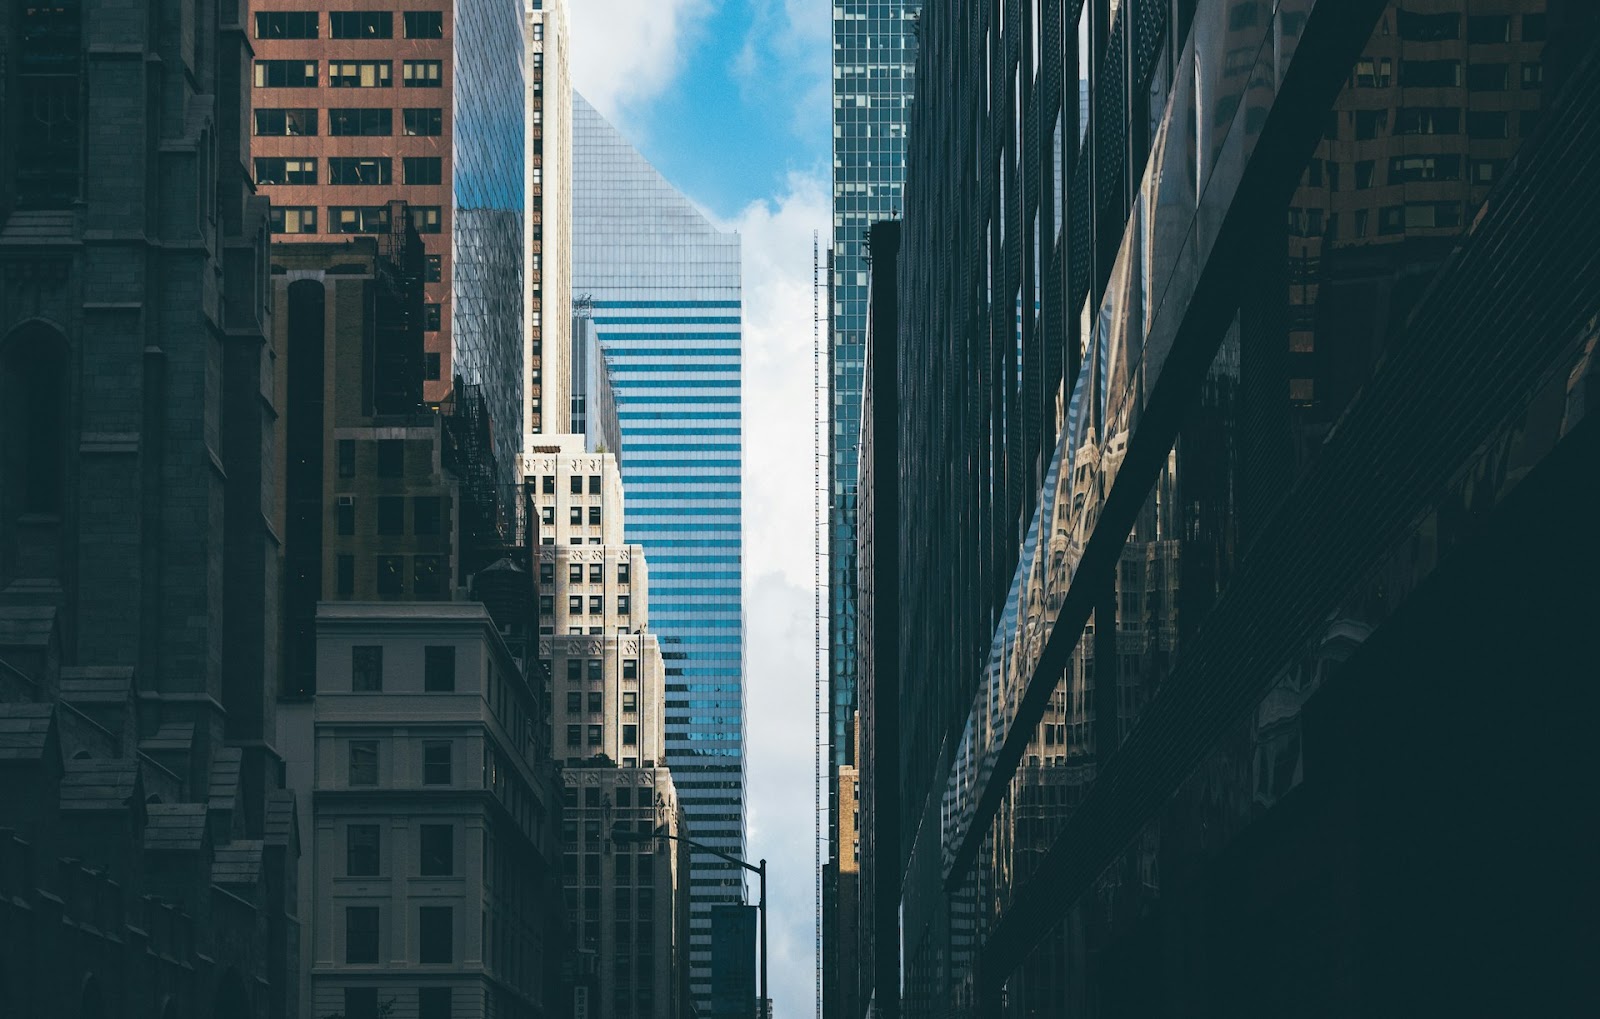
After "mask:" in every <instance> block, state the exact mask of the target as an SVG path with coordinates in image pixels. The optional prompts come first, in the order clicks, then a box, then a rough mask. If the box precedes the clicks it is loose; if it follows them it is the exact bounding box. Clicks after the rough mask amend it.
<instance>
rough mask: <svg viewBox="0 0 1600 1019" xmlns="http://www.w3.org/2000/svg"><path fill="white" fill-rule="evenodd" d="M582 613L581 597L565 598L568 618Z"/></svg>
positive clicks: (579, 595)
mask: <svg viewBox="0 0 1600 1019" xmlns="http://www.w3.org/2000/svg"><path fill="white" fill-rule="evenodd" d="M582 613H583V595H581V594H573V595H568V596H567V614H568V615H570V616H576V615H581V614H582Z"/></svg>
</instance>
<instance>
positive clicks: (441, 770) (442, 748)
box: [348, 739, 451, 787]
mask: <svg viewBox="0 0 1600 1019" xmlns="http://www.w3.org/2000/svg"><path fill="white" fill-rule="evenodd" d="M450 765H451V753H450V741H449V740H425V741H424V742H423V744H422V784H423V785H443V786H447V785H449V784H450V783H451V767H450ZM348 775H349V784H350V785H351V786H354V787H372V786H376V785H377V784H378V741H377V740H375V739H353V740H351V741H350V759H349V771H348Z"/></svg>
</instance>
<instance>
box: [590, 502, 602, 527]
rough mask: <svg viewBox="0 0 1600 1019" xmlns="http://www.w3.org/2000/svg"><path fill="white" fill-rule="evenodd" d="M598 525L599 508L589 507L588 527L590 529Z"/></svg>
mask: <svg viewBox="0 0 1600 1019" xmlns="http://www.w3.org/2000/svg"><path fill="white" fill-rule="evenodd" d="M599 523H600V507H599V506H590V507H589V525H590V526H591V527H593V526H596V525H598V524H599Z"/></svg>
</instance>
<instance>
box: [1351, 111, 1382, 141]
mask: <svg viewBox="0 0 1600 1019" xmlns="http://www.w3.org/2000/svg"><path fill="white" fill-rule="evenodd" d="M1388 126H1389V111H1388V110H1357V111H1356V138H1357V139H1358V140H1364V139H1368V138H1376V137H1378V136H1379V135H1380V134H1382V133H1383V131H1384V129H1385V128H1386V127H1388Z"/></svg>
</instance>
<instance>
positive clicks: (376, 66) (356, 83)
mask: <svg viewBox="0 0 1600 1019" xmlns="http://www.w3.org/2000/svg"><path fill="white" fill-rule="evenodd" d="M393 73H394V63H393V61H389V60H330V61H329V62H328V85H329V86H330V87H332V88H388V87H389V85H390V84H391V82H390V76H391V75H392V74H393Z"/></svg>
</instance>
